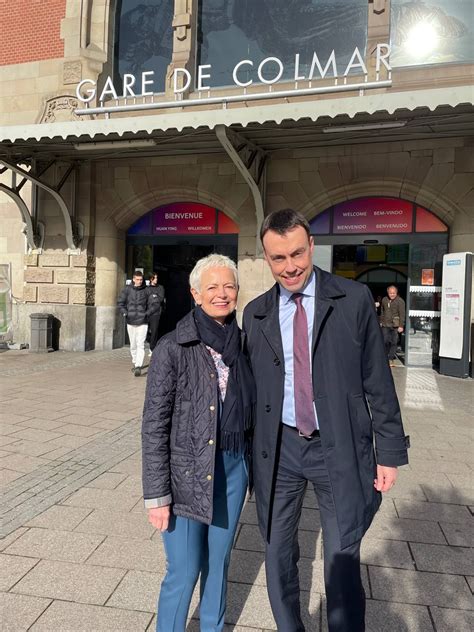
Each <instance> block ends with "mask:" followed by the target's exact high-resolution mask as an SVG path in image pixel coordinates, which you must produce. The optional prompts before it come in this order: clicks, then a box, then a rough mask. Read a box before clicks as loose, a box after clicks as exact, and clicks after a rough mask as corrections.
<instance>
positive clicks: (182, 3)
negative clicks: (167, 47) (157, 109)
mask: <svg viewBox="0 0 474 632" xmlns="http://www.w3.org/2000/svg"><path fill="white" fill-rule="evenodd" d="M174 11H175V13H174V18H173V57H172V59H171V63H170V65H169V66H168V71H167V73H166V95H167V96H168V97H174V82H173V73H174V69H175V68H186V70H188V71H189V72H190V73H191V74H193V71H194V65H195V57H196V32H197V14H198V3H197V0H175V7H174ZM183 85H184V77H183V74H182V73H180V79H179V82H178V87H180V88H182V87H183ZM191 89H193V85H191Z"/></svg>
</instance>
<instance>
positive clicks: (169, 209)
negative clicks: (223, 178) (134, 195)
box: [126, 202, 239, 334]
mask: <svg viewBox="0 0 474 632" xmlns="http://www.w3.org/2000/svg"><path fill="white" fill-rule="evenodd" d="M238 232H239V227H238V225H237V224H236V223H235V222H234V221H233V220H232V219H231V218H230V217H228V216H227V215H225V213H223V212H222V211H220V210H218V209H216V208H213V207H211V206H207V205H205V204H199V203H196V202H178V203H175V204H167V205H165V206H160V207H157V208H155V209H153V210H151V211H150V212H149V213H147V214H146V215H144V216H143V217H141V218H140V219H139V220H138V221H137V222H135V224H133V225H132V226H131V227H130V228H129V230H128V231H127V257H126V273H127V279H131V277H132V273H133V270H137V269H138V270H142V272H143V274H144V275H145V278H146V279H148V277H149V276H150V275H151V273H152V272H153V271H155V272H157V273H158V279H159V283H160V284H161V285H163V286H164V288H165V294H166V309H165V311H164V313H163V317H162V319H161V321H160V333H161V334H164V333H166V332H167V331H171V330H172V329H174V327H175V325H176V323H177V322H178V320H180V319H181V318H182V317H183V316H184V315H185V314H187V313H188V312H189V311H190V310H191V308H192V307H193V301H192V297H191V294H190V291H189V274H190V272H191V270H192V269H193V267H194V265H195V263H196V262H197V261H198V260H199V259H201V258H202V257H205V256H207V255H209V254H211V253H219V254H223V255H227V256H228V257H230V258H231V259H233V260H234V261H237V252H238Z"/></svg>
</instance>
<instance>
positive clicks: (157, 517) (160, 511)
mask: <svg viewBox="0 0 474 632" xmlns="http://www.w3.org/2000/svg"><path fill="white" fill-rule="evenodd" d="M170 516H171V507H170V506H169V505H166V506H165V507H153V509H149V510H148V522H150V523H151V524H152V525H153V526H154V527H155V529H159V530H160V531H161V532H163V531H166V529H167V528H168V524H169V521H170Z"/></svg>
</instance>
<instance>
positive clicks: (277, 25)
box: [198, 0, 368, 86]
mask: <svg viewBox="0 0 474 632" xmlns="http://www.w3.org/2000/svg"><path fill="white" fill-rule="evenodd" d="M335 24H337V29H334V28H333V27H334V25H335ZM367 24H368V4H367V0H318V1H317V2H316V1H315V0H258V1H257V0H200V2H199V23H198V65H204V64H210V65H211V66H212V73H210V74H211V77H210V78H209V79H207V81H208V82H209V85H211V86H229V85H235V84H236V83H237V82H236V81H235V78H237V80H238V81H240V85H250V83H274V82H275V78H277V81H287V80H291V81H295V80H297V79H296V77H298V76H299V79H300V80H303V79H304V78H306V79H308V78H310V74H311V70H313V78H314V79H318V78H320V74H319V75H318V73H320V72H321V70H320V68H319V67H318V64H320V66H321V67H322V70H323V71H324V69H325V67H326V64H327V67H328V76H329V77H331V76H334V66H337V70H338V72H339V74H340V75H342V74H343V73H344V71H345V69H346V68H347V66H348V64H349V63H350V62H351V61H354V60H352V57H353V55H354V51H355V49H356V48H357V49H358V52H359V54H360V56H361V59H365V53H366V43H367ZM315 52H317V56H318V62H317V63H316V61H314V57H313V56H314V53H315ZM331 54H333V55H334V61H331ZM328 60H329V61H328ZM236 66H237V69H236ZM234 69H236V70H234ZM355 70H357V69H355ZM358 70H359V72H360V68H358ZM233 73H234V74H235V78H234V77H233ZM237 85H239V84H237Z"/></svg>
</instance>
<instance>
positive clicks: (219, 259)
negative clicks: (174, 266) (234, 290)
mask: <svg viewBox="0 0 474 632" xmlns="http://www.w3.org/2000/svg"><path fill="white" fill-rule="evenodd" d="M210 268H229V270H232V272H233V273H234V278H235V284H236V285H237V286H238V285H239V276H238V273H237V266H236V265H235V262H234V261H232V259H230V258H229V257H226V256H225V255H217V254H213V255H208V256H207V257H203V258H202V259H199V261H198V262H197V263H196V265H195V266H194V268H193V269H192V271H191V274H190V275H189V285H190V286H191V289H193V290H196V291H197V292H200V291H201V276H202V273H203V272H204V270H209V269H210Z"/></svg>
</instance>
